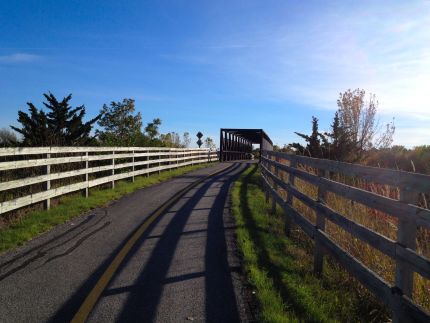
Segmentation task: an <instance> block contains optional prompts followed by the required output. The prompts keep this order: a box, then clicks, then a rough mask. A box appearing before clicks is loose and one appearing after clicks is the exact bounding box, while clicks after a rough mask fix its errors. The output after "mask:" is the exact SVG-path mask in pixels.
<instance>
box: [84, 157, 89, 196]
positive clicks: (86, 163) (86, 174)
mask: <svg viewBox="0 0 430 323" xmlns="http://www.w3.org/2000/svg"><path fill="white" fill-rule="evenodd" d="M88 166H89V162H88V151H86V152H85V169H86V171H85V182H86V183H87V185H86V187H85V197H86V198H87V197H88V196H89V188H88V179H89V176H88Z"/></svg>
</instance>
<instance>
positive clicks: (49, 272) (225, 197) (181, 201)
mask: <svg viewBox="0 0 430 323" xmlns="http://www.w3.org/2000/svg"><path fill="white" fill-rule="evenodd" d="M247 166H248V164H247V163H230V164H229V163H219V164H216V165H213V166H211V167H208V168H204V169H200V170H196V171H193V172H191V173H188V174H186V175H183V176H180V177H177V178H174V179H171V180H169V181H166V182H164V183H160V184H157V185H153V186H151V187H147V188H144V189H141V190H138V191H136V192H135V193H132V194H130V195H127V196H125V197H123V198H121V199H119V200H118V201H115V202H113V203H111V204H110V205H109V206H106V207H104V208H97V209H95V210H92V211H91V212H88V213H86V214H83V215H81V216H79V217H77V218H75V219H73V220H72V221H69V222H67V223H65V224H63V225H60V226H57V227H56V228H55V229H53V230H51V231H50V232H48V233H46V234H43V235H41V236H39V237H38V238H36V239H34V240H32V241H30V242H29V243H27V244H26V245H25V246H23V247H20V248H17V249H16V250H14V251H11V252H8V253H6V254H3V255H1V256H0V321H1V322H69V321H71V320H73V319H74V320H75V322H79V321H82V318H84V320H87V321H89V322H190V321H194V322H247V321H250V317H251V316H250V311H249V304H248V299H249V297H248V296H247V294H248V291H247V290H246V288H245V287H244V283H243V276H242V273H241V267H240V258H239V256H238V253H237V249H236V242H235V235H234V229H235V225H234V220H233V218H232V215H231V214H230V212H229V203H230V201H229V189H230V187H231V185H232V183H233V181H234V180H235V179H236V178H237V177H238V176H239V175H240V173H241V172H242V171H243V170H244V169H245V168H246V167H247ZM215 172H218V173H217V174H216V175H214V176H212V177H209V178H207V176H208V175H209V174H212V173H215ZM196 181H199V183H198V184H197V185H195V186H194V187H193V188H191V189H190V190H188V191H187V192H183V193H182V194H180V195H178V194H179V193H180V192H182V191H183V190H184V189H185V188H187V187H189V186H190V184H191V183H195V182H196ZM172 200H174V202H172ZM168 201H171V203H170V204H171V205H168V204H166V202H168ZM163 206H164V208H163ZM121 255H122V256H123V257H122V258H121V257H120V256H121ZM112 268H114V269H112ZM100 286H101V287H100ZM97 291H98V292H97ZM82 315H83V316H82Z"/></svg>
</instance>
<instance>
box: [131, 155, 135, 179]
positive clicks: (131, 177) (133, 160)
mask: <svg viewBox="0 0 430 323" xmlns="http://www.w3.org/2000/svg"><path fill="white" fill-rule="evenodd" d="M131 162H132V164H133V166H132V168H131V169H132V172H133V176H132V177H131V181H132V182H133V183H134V150H133V157H132V161H131Z"/></svg>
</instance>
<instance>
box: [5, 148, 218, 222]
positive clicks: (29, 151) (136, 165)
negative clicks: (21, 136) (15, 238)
mask: <svg viewBox="0 0 430 323" xmlns="http://www.w3.org/2000/svg"><path fill="white" fill-rule="evenodd" d="M216 160H217V153H216V151H215V150H209V149H180V148H160V147H150V148H145V147H38V148H0V174H1V182H0V193H2V194H3V198H2V199H3V201H1V203H0V214H3V213H6V212H10V211H13V210H16V209H19V208H22V207H25V206H28V205H31V204H34V203H40V202H45V206H46V208H49V206H50V199H52V198H55V197H59V196H61V195H64V194H68V193H72V192H77V191H81V190H82V191H84V192H85V195H86V196H88V189H89V188H91V187H94V186H98V185H101V184H106V183H111V184H112V187H115V181H118V180H121V179H126V178H130V179H132V180H133V181H134V177H135V176H139V175H144V174H147V175H149V174H150V173H154V172H158V173H159V172H161V171H163V170H170V169H173V168H178V167H182V166H187V165H194V164H199V163H206V162H211V161H216ZM61 165H62V166H61ZM52 167H55V168H57V170H55V171H51V170H52ZM31 169H35V170H37V171H35V172H34V173H32V172H31ZM24 171H25V174H29V175H30V176H26V175H25V174H24V177H22V175H23V172H24ZM61 179H69V180H70V181H71V182H72V183H67V184H66V185H64V183H62V181H60V180H61ZM53 182H54V183H55V185H54V186H53V185H51V184H52V183H53ZM63 182H64V181H63ZM41 184H42V186H43V188H42V189H40V188H39V190H38V191H37V189H36V191H37V192H33V191H32V190H31V186H33V187H34V185H36V186H37V185H39V187H40V186H41ZM26 188H27V189H28V188H30V190H27V191H26ZM18 189H19V191H20V192H19V194H18V195H19V197H16V196H17V193H16V192H17V191H18ZM8 192H12V193H11V194H7V193H8ZM27 192H29V193H27ZM5 196H7V197H8V198H5Z"/></svg>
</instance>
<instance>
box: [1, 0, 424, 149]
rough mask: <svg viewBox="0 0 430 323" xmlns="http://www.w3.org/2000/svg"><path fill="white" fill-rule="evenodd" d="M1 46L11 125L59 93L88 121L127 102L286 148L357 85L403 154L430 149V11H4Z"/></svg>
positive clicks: (169, 120)
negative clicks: (260, 134)
mask: <svg viewBox="0 0 430 323" xmlns="http://www.w3.org/2000/svg"><path fill="white" fill-rule="evenodd" d="M0 34H1V37H0V76H1V77H0V112H1V113H0V127H3V126H8V125H9V124H14V123H16V121H15V120H16V118H17V111H18V109H26V102H28V101H31V102H33V103H35V104H36V105H37V106H42V104H41V102H42V98H43V97H42V93H44V92H47V91H51V92H52V93H53V94H55V95H56V96H58V97H62V96H65V95H67V94H69V93H72V94H73V101H72V104H74V105H80V104H85V106H86V108H87V112H88V116H89V117H92V116H94V115H96V114H97V112H98V110H99V109H100V107H101V106H102V105H103V103H108V102H110V101H112V100H115V101H119V100H122V99H123V98H126V97H127V98H128V97H130V98H134V99H136V105H137V109H138V110H139V111H141V112H142V115H143V119H144V121H145V122H148V121H150V120H151V119H153V118H155V117H160V118H161V119H162V120H163V126H162V131H163V132H168V131H176V132H180V133H182V132H184V131H189V132H190V133H192V134H194V133H196V132H197V131H199V130H200V131H202V132H203V133H204V134H205V135H209V136H212V137H214V138H216V139H217V136H218V134H219V128H220V127H243V128H253V127H255V128H264V129H265V130H266V131H267V132H268V133H269V135H270V136H271V137H272V139H273V140H274V142H275V143H277V144H281V145H282V144H284V143H289V142H292V141H295V140H297V137H296V136H295V135H294V131H299V132H309V131H310V120H311V117H312V115H315V116H317V117H318V118H319V119H320V125H321V128H322V129H323V130H325V129H328V127H329V124H330V122H331V118H332V117H333V114H334V111H335V110H336V100H337V98H338V95H339V92H342V91H344V90H346V89H348V88H357V87H360V88H363V89H365V90H366V91H367V92H368V93H374V94H376V96H377V98H378V100H379V112H380V123H381V124H383V123H384V122H388V121H390V120H391V119H392V118H393V117H394V118H395V123H396V126H397V130H396V136H395V143H396V144H403V145H407V146H414V145H419V144H430V127H429V121H430V105H429V103H428V100H427V95H428V92H429V90H430V1H428V0H427V1H334V2H329V1H285V0H284V1H271V0H266V1H253V0H246V1H245V0H243V1H232V0H231V1H221V0H220V1H203V0H200V1H191V0H189V1H185V0H184V1H176V0H169V1H161V0H159V1H142V0H141V1H131V0H127V1H107V0H104V1H94V0H92V1H83V0H82V1H73V0H68V1H62V0H55V1H52V0H44V1H40V0H36V1H30V0H22V1H6V0H4V1H1V2H0Z"/></svg>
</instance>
